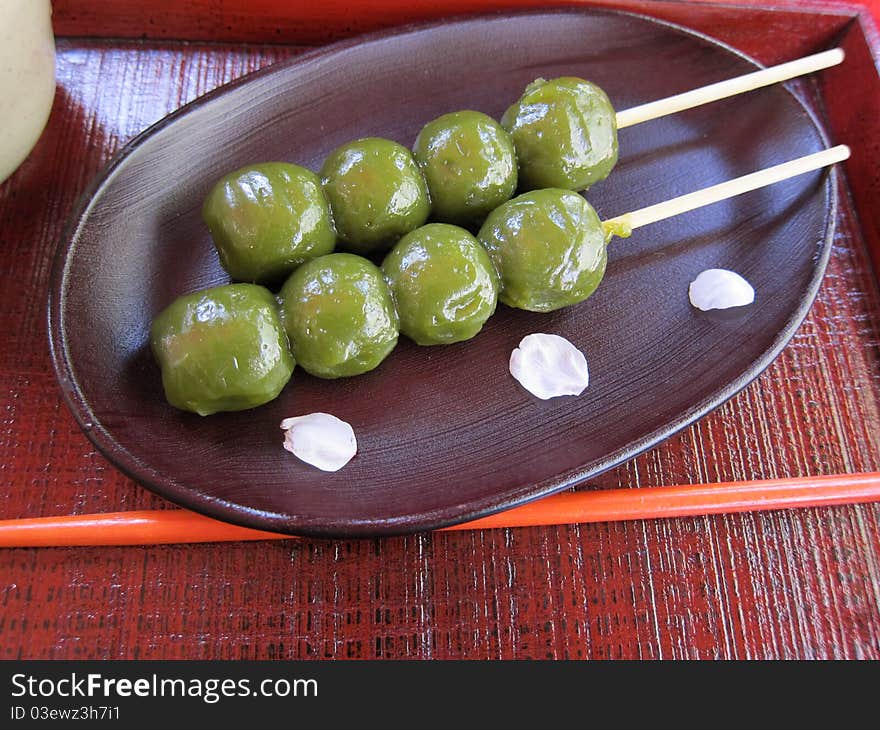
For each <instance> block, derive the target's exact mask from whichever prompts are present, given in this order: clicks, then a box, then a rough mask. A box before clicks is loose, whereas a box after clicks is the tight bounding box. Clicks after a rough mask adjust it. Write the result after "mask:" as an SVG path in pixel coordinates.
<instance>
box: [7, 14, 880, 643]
mask: <svg viewBox="0 0 880 730" xmlns="http://www.w3.org/2000/svg"><path fill="white" fill-rule="evenodd" d="M592 4H597V3H592ZM291 5H292V4H291V3H280V2H268V1H266V0H263V1H262V2H260V1H257V2H250V3H246V2H243V1H241V2H233V1H232V0H227V1H225V2H207V1H206V2H186V3H171V2H159V1H158V0H157V1H155V2H152V3H135V2H128V1H125V2H122V1H120V2H117V3H114V11H113V13H112V14H110V13H108V12H107V5H106V4H105V3H101V2H88V1H85V0H79V1H76V0H57V1H56V2H55V3H54V7H55V24H56V30H57V31H58V32H59V34H60V35H61V36H65V37H62V38H61V40H60V41H59V64H58V78H59V96H58V98H57V100H56V106H55V109H54V110H53V117H52V119H51V120H50V124H49V127H48V129H47V132H46V134H45V135H44V137H43V139H42V140H41V142H40V145H39V146H38V147H37V149H36V150H35V151H34V154H33V155H32V156H31V158H30V159H29V160H28V161H27V162H26V163H25V165H24V166H23V167H22V168H21V169H20V170H19V171H18V173H16V175H15V176H14V177H13V178H12V179H11V180H10V181H9V182H8V183H7V184H6V185H5V186H2V187H0V241H2V242H3V246H4V256H5V262H6V263H5V265H4V267H3V269H2V272H0V275H2V277H3V286H2V288H0V311H2V312H3V314H2V317H3V324H4V326H3V328H2V334H0V338H2V339H0V345H2V346H0V353H2V355H0V384H2V388H3V390H2V398H3V407H4V409H5V410H4V420H3V427H2V431H0V464H2V465H3V467H4V484H3V487H2V491H0V495H2V497H3V503H4V510H3V514H2V516H3V517H6V518H14V517H25V516H39V515H53V514H65V513H87V512H99V511H113V510H119V509H138V508H159V507H162V506H164V505H165V503H164V502H163V501H162V500H160V499H159V498H157V497H154V496H153V495H152V494H150V493H149V492H146V491H145V490H142V489H140V488H139V487H137V486H136V485H135V484H134V483H133V482H131V481H129V480H128V479H126V478H125V477H124V476H123V475H121V474H120V473H119V472H117V471H116V470H115V469H113V468H112V467H111V466H110V465H109V464H108V463H107V462H105V461H104V460H103V458H102V457H100V455H98V454H97V453H96V452H95V451H94V450H93V449H92V447H91V446H90V445H89V443H88V441H87V440H86V439H85V438H84V437H83V436H82V434H81V433H80V432H79V430H78V429H77V428H76V425H75V423H74V422H73V420H72V418H71V417H70V415H69V414H68V413H67V411H66V409H65V407H64V405H63V402H62V399H61V396H60V393H59V392H58V389H57V386H56V383H55V379H54V375H53V374H52V371H51V366H50V364H49V359H48V353H47V352H46V346H45V341H46V340H45V330H44V325H43V306H44V301H45V299H44V297H45V292H46V290H47V287H48V278H47V277H48V269H49V261H50V260H51V257H52V253H53V251H54V247H55V243H56V242H57V241H58V239H59V236H60V233H61V224H62V221H63V220H64V219H65V218H66V216H67V215H68V213H69V212H70V211H71V210H72V208H73V205H74V202H75V200H76V198H77V196H78V195H79V194H80V193H81V192H82V191H83V190H84V189H85V187H86V185H87V183H88V182H89V181H90V180H91V179H92V178H93V177H94V176H95V175H96V174H97V173H98V172H99V170H100V169H101V168H102V167H103V165H104V164H105V163H106V161H107V160H108V159H109V157H110V156H111V155H112V154H113V153H114V152H115V151H116V150H118V149H119V148H120V146H121V144H122V143H124V142H125V141H127V140H129V139H130V138H132V137H133V136H134V135H135V134H137V133H138V132H140V131H142V130H143V129H144V128H145V127H147V126H148V125H149V124H151V123H153V122H155V121H157V120H159V119H160V118H162V117H163V116H165V115H166V114H167V113H169V112H170V111H172V110H174V109H176V108H178V107H179V106H180V105H181V104H183V103H184V102H186V101H189V100H191V99H193V98H195V97H196V96H198V95H199V94H201V93H204V92H206V91H208V90H210V89H212V88H215V87H216V86H218V85H220V84H221V83H224V82H226V81H229V80H231V79H233V78H237V77H239V76H241V75H242V74H244V73H246V72H247V71H250V70H254V69H257V68H261V67H265V66H267V65H269V64H271V63H273V62H275V61H277V60H281V59H284V58H289V57H290V56H292V55H294V54H296V53H299V52H301V51H303V50H306V49H308V48H311V47H313V45H314V44H316V43H325V42H329V41H331V40H335V39H338V38H340V37H345V36H348V35H351V34H354V33H357V32H361V31H367V30H375V29H378V28H382V27H388V26H391V25H397V24H400V23H404V22H410V21H416V20H422V19H425V18H426V17H429V16H430V17H436V16H437V15H442V16H445V15H447V14H452V13H460V12H471V11H473V10H475V9H479V10H481V11H485V10H486V9H487V8H488V9H496V8H502V9H509V8H514V7H522V4H521V3H516V2H507V3H503V4H495V3H492V4H490V3H474V2H470V3H465V2H458V3H453V2H448V3H445V2H440V3H432V4H431V9H430V11H423V10H421V9H419V8H418V7H417V6H415V5H414V4H412V3H402V2H401V3H396V2H384V3H380V4H379V5H378V6H372V5H370V6H369V7H368V6H367V4H366V3H363V4H352V3H341V2H339V3H337V2H328V3H322V4H320V5H319V4H315V5H314V9H313V10H305V9H302V8H296V9H291V8H290V7H289V6H291ZM600 5H602V6H606V7H607V6H612V7H622V8H624V9H628V10H635V11H637V12H644V13H646V14H649V15H653V16H655V17H661V18H664V19H667V20H672V21H674V22H677V23H681V24H683V25H686V26H688V27H691V28H694V29H696V30H698V31H701V32H704V33H707V34H709V35H711V36H713V37H716V38H719V39H720V40H722V41H725V42H727V43H730V44H731V45H733V46H734V47H736V48H738V49H740V50H742V51H744V52H745V53H747V54H750V55H752V56H754V57H755V58H757V59H758V60H760V61H761V62H763V63H765V64H771V63H776V62H779V61H783V60H786V59H789V58H793V57H796V56H800V55H804V54H806V53H809V52H813V51H817V50H821V49H823V48H827V47H830V46H831V45H835V44H840V45H842V47H843V48H844V49H845V50H846V52H847V56H848V58H847V64H846V66H845V67H841V68H839V69H833V70H830V71H827V72H824V73H823V74H822V76H821V77H820V79H819V80H818V82H817V83H813V82H802V83H798V84H795V85H794V87H795V88H796V90H797V93H798V94H800V95H801V96H802V97H803V98H805V99H807V100H808V101H809V103H810V104H811V105H812V107H813V108H814V109H815V111H816V112H817V114H819V115H820V116H821V117H822V118H823V119H824V121H825V125H826V127H827V128H828V130H829V133H830V135H831V136H832V138H833V139H834V141H835V142H841V143H846V144H849V145H851V146H852V147H853V149H854V150H855V151H856V154H854V156H853V158H852V159H851V160H849V161H848V162H847V164H846V166H845V174H844V175H843V176H842V178H841V182H842V183H843V184H842V186H841V190H840V196H839V207H838V220H837V233H836V236H835V240H834V246H833V249H832V252H831V257H830V260H829V266H828V270H827V273H826V276H825V279H824V281H823V284H822V287H821V288H820V291H819V295H818V298H817V300H816V302H815V303H814V305H813V307H812V309H811V311H810V314H809V315H808V317H807V319H806V320H805V322H804V324H803V325H802V326H801V328H800V329H799V330H798V332H797V333H796V334H795V336H794V338H793V339H792V341H791V343H790V344H789V346H788V347H787V348H786V349H785V350H784V351H783V353H782V354H781V356H780V357H779V358H778V359H777V360H776V361H775V362H774V363H773V365H771V366H770V368H769V369H768V370H767V371H766V372H765V373H764V374H763V375H762V376H761V377H760V378H759V379H758V380H757V381H756V382H755V383H753V384H752V385H751V386H749V387H748V388H747V389H746V390H745V391H743V392H742V393H741V394H740V395H738V396H736V397H735V398H734V399H733V400H732V401H730V402H729V403H728V404H726V405H725V406H723V407H722V408H720V409H719V410H717V411H715V412H713V413H712V414H711V415H709V416H707V417H705V418H704V419H701V420H700V421H699V422H698V423H697V424H695V425H694V426H692V427H690V428H688V429H686V430H685V431H684V432H682V433H681V434H679V435H678V436H676V437H674V438H672V439H670V440H668V441H666V442H664V443H663V444H661V445H659V446H657V447H656V448H654V449H652V450H651V451H649V452H647V453H646V454H643V455H641V456H639V457H637V458H635V459H633V460H632V461H630V462H628V463H626V464H625V465H622V466H620V467H618V468H616V469H614V470H612V471H610V472H606V473H604V474H603V475H602V476H601V477H599V478H597V479H596V480H594V481H592V482H591V484H590V485H589V487H590V488H595V489H600V488H603V487H620V486H628V487H643V488H650V487H651V486H655V485H661V484H674V483H686V482H711V481H725V480H733V479H754V478H771V477H783V476H798V475H805V474H823V473H843V472H857V471H874V470H877V469H878V468H880V456H878V454H880V444H878V433H880V381H878V372H880V366H878V362H880V357H878V355H880V352H878V342H880V296H878V288H877V278H876V271H877V269H876V268H875V267H876V266H877V263H878V260H880V257H878V254H877V251H878V241H880V235H878V225H880V221H878V217H877V216H876V213H875V212H873V211H874V210H875V208H876V205H877V202H878V184H880V183H878V179H877V177H876V173H875V171H876V169H877V165H878V159H880V156H878V149H877V145H878V142H877V140H878V139H880V134H878V131H880V130H878V128H877V125H878V121H877V120H878V119H880V109H878V104H880V93H878V76H877V68H876V63H875V60H874V59H875V58H876V49H877V41H876V34H875V31H874V30H873V25H872V23H871V21H870V19H869V16H868V14H867V13H866V12H864V11H861V13H860V12H859V11H858V9H854V8H852V7H850V6H846V5H841V4H837V3H809V4H804V3H788V4H777V7H773V8H757V7H743V6H731V5H723V4H719V5H714V4H711V5H710V4H699V3H680V2H668V3H651V2H629V3H627V2H618V3H601V4H600ZM181 40H189V41H190V42H189V43H187V44H181V43H180V42H179V41H181ZM243 42H246V43H247V44H248V45H243ZM872 48H873V49H874V53H875V56H873V57H872ZM878 523H880V514H878V508H877V507H876V505H860V506H847V507H836V508H828V509H822V510H804V511H794V512H777V513H768V514H764V515H736V516H717V517H709V518H704V519H677V520H670V521H656V522H642V523H620V524H613V525H612V524H608V525H590V526H580V527H577V526H560V527H553V528H531V529H523V530H514V531H485V532H474V533H467V534H464V533H461V534H450V533H444V534H434V535H430V536H417V537H409V538H392V539H378V540H369V541H336V542H332V543H328V542H323V541H304V542H302V543H299V544H298V545H297V546H296V547H294V548H291V547H290V546H285V545H283V544H281V543H273V544H257V543H255V544H238V545H205V546H186V547H181V548H175V547H162V548H151V549H148V550H141V549H139V548H123V549H89V550H76V549H69V550H68V549H59V550H45V551H36V550H15V551H8V552H4V553H3V554H2V555H0V571H2V573H3V575H4V576H6V577H7V588H6V590H5V592H4V594H3V596H2V600H0V619H2V621H3V624H2V626H3V635H4V641H3V648H2V656H4V657H7V658H11V657H16V656H25V657H32V658H46V657H83V658H85V657H115V658H134V657H150V658H162V657H167V658H172V657H180V658H183V657H187V658H215V657H216V658H298V657H338V658H342V657H362V658H369V657H388V658H402V657H420V658H428V657H445V658H487V657H511V658H514V657H515V658H526V657H540V658H543V657H557V658H564V657H589V658H603V657H625V658H651V657H662V658H684V657H688V658H703V657H728V658H745V657H790V658H808V657H840V658H864V657H868V658H880V654H878V650H877V646H878V641H877V637H878V636H880V604H878V600H880V599H878V592H877V585H878V584H880V575H878V568H877V565H878V562H877V555H878V554H880V538H878V535H880V524H878Z"/></svg>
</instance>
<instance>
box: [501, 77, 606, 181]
mask: <svg viewBox="0 0 880 730" xmlns="http://www.w3.org/2000/svg"><path fill="white" fill-rule="evenodd" d="M501 125H502V126H503V127H504V129H506V130H507V131H508V132H509V133H510V136H511V137H512V138H513V143H514V146H515V147H516V156H517V161H518V164H519V183H520V189H522V190H536V189H540V188H564V189H567V190H586V189H588V188H589V187H590V186H591V185H593V184H595V183H597V182H599V181H600V180H604V179H605V178H606V177H608V174H609V173H610V172H611V170H612V168H613V167H614V165H615V164H616V163H617V114H616V113H615V111H614V107H612V106H611V101H610V99H609V98H608V96H607V94H605V92H604V91H602V89H600V88H599V87H598V86H596V84H593V83H591V82H589V81H584V79H579V78H576V77H573V76H564V77H561V78H558V79H552V80H550V81H546V80H544V79H537V80H536V81H533V82H532V83H531V84H529V85H528V86H527V87H526V90H525V92H523V95H522V96H521V97H520V99H519V100H518V101H517V102H516V103H515V104H513V105H512V106H511V107H510V108H509V109H508V110H507V111H506V112H505V113H504V116H503V117H502V118H501Z"/></svg>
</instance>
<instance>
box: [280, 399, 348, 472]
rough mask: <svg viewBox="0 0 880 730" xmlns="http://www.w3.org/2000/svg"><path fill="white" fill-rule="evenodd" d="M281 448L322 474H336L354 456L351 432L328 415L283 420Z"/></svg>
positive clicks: (341, 422)
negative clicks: (323, 472)
mask: <svg viewBox="0 0 880 730" xmlns="http://www.w3.org/2000/svg"><path fill="white" fill-rule="evenodd" d="M281 428H282V429H283V430H284V448H285V449H287V450H288V451H289V452H290V453H292V454H293V455H294V456H296V457H297V458H298V459H301V460H302V461H304V462H306V463H307V464H311V465H312V466H314V467H317V468H318V469H321V470H322V471H339V470H340V469H341V468H342V467H344V466H345V465H346V464H347V463H348V462H349V461H351V459H352V457H354V455H355V454H356V453H357V439H355V437H354V429H352V427H351V426H350V425H349V424H348V423H346V422H345V421H342V420H340V419H339V418H337V417H336V416H331V415H330V414H329V413H309V414H308V415H307V416H295V417H294V418H285V419H284V420H283V421H282V422H281Z"/></svg>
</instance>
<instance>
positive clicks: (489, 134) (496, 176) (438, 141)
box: [413, 111, 517, 226]
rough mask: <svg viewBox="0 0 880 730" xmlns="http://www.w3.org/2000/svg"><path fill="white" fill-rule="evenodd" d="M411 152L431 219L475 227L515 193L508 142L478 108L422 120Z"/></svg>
mask: <svg viewBox="0 0 880 730" xmlns="http://www.w3.org/2000/svg"><path fill="white" fill-rule="evenodd" d="M413 155H414V156H415V158H416V161H417V162H418V163H419V167H420V168H421V169H422V173H423V174H424V176H425V181H426V182H427V184H428V190H429V191H430V194H431V216H432V218H433V219H434V220H437V221H442V222H444V223H455V224H458V225H462V226H467V225H472V224H477V225H479V224H480V223H481V222H482V221H483V219H484V218H485V217H486V216H487V215H488V214H489V213H490V212H491V211H492V210H494V209H495V208H497V207H498V206H499V205H501V204H502V203H503V202H505V201H506V200H509V199H510V198H511V196H512V195H513V194H514V193H515V192H516V183H517V170H516V152H515V151H514V148H513V141H512V140H511V138H510V135H509V134H507V132H505V131H504V129H503V128H502V126H501V125H500V124H498V122H496V121H495V120H494V119H492V117H489V116H486V115H485V114H482V113H480V112H475V111H461V112H453V113H452V114H444V115H443V116H441V117H438V118H437V119H434V120H433V121H431V122H428V123H427V124H426V125H425V126H424V127H423V128H422V131H421V132H419V136H418V137H417V138H416V142H415V145H414V146H413Z"/></svg>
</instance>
